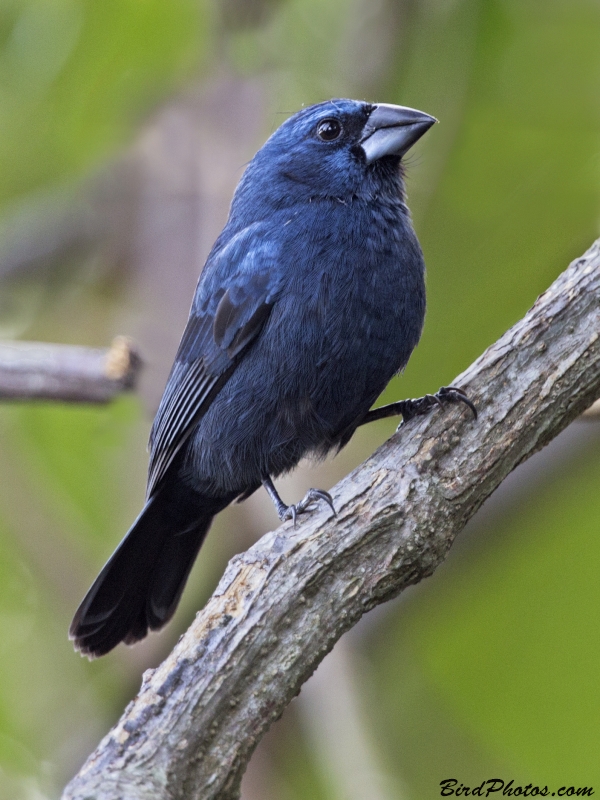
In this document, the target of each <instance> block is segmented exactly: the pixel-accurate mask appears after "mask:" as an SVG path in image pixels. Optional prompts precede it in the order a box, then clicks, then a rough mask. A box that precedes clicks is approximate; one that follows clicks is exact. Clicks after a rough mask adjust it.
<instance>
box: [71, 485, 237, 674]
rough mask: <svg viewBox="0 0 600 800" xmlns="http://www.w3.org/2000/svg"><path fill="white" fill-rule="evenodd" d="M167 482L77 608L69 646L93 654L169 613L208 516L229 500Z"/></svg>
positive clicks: (140, 633) (131, 638)
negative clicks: (205, 496)
mask: <svg viewBox="0 0 600 800" xmlns="http://www.w3.org/2000/svg"><path fill="white" fill-rule="evenodd" d="M232 499H233V498H232V497H229V498H204V497H202V496H200V495H197V494H195V493H193V492H192V491H191V490H190V489H188V488H187V487H184V486H181V484H179V485H167V486H165V487H164V488H163V489H162V490H159V491H158V492H157V493H156V494H155V495H154V496H153V497H151V498H150V499H149V500H148V502H147V503H146V505H145V506H144V509H143V510H142V513H141V514H140V515H139V517H138V518H137V519H136V521H135V522H134V523H133V525H132V526H131V528H130V530H129V531H128V533H127V535H126V536H125V538H124V539H123V541H122V542H121V544H120V545H119V546H118V547H117V549H116V550H115V552H114V553H113V554H112V556H111V557H110V559H109V560H108V562H107V563H106V565H105V566H104V568H103V570H102V572H101V573H100V574H99V575H98V577H97V578H96V580H95V581H94V583H93V584H92V586H91V588H90V590H89V591H88V593H87V594H86V596H85V597H84V599H83V601H82V602H81V605H80V606H79V608H78V609H77V611H76V613H75V616H74V617H73V622H72V623H71V627H70V629H69V637H70V638H71V639H73V641H74V643H75V648H76V649H77V650H80V651H81V653H82V654H83V655H87V656H89V657H90V658H95V657H98V656H102V655H104V654H105V653H108V651H109V650H112V648H113V647H115V646H116V645H117V644H119V642H125V643H126V644H133V643H134V642H137V641H139V640H140V639H143V638H144V637H145V636H146V634H147V633H148V630H158V629H159V628H162V627H163V625H165V624H166V623H167V622H168V621H169V620H170V619H171V617H172V616H173V614H174V612H175V609H176V608H177V604H178V603H179V598H180V597H181V593H182V592H183V587H184V586H185V582H186V580H187V578H188V575H189V573H190V570H191V568H192V565H193V563H194V561H195V559H196V556H197V554H198V550H199V549H200V546H201V545H202V542H203V541H204V537H205V536H206V534H207V532H208V529H209V527H210V524H211V522H212V518H213V517H214V515H215V514H217V513H218V512H219V511H221V510H222V509H223V508H225V506H227V505H229V503H230V502H231V501H232Z"/></svg>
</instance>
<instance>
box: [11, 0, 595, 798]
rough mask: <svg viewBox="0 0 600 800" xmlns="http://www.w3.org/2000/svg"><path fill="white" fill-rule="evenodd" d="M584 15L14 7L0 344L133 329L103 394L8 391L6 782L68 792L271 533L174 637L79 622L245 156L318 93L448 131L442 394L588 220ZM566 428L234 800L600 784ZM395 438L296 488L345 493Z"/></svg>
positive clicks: (447, 9)
mask: <svg viewBox="0 0 600 800" xmlns="http://www.w3.org/2000/svg"><path fill="white" fill-rule="evenodd" d="M599 45H600V4H598V2H597V0H569V2H566V0H545V1H544V2H542V0H422V2H416V0H397V1H396V2H394V1H393V0H327V2H323V1H322V0H222V2H219V3H216V2H215V3H209V2H208V0H206V2H204V1H203V0H170V2H169V3H164V2H162V0H103V2H102V3H99V2H95V0H2V3H1V4H0V175H1V176H2V178H1V180H0V284H1V286H0V336H2V337H4V338H11V337H20V338H26V339H39V340H47V341H63V342H75V343H81V344H93V345H98V346H104V345H107V344H108V343H109V342H110V341H111V339H112V337H113V336H114V335H116V334H129V335H132V336H133V337H134V338H135V339H136V340H137V341H138V342H139V344H140V347H141V349H142V351H143V353H144V357H145V360H146V369H145V372H144V377H143V381H142V385H141V388H140V391H139V393H138V394H137V395H135V396H130V397H126V398H123V399H120V400H119V401H118V402H116V403H114V404H113V405H111V406H108V407H102V408H96V407H84V406H81V407H75V406H66V405H60V404H9V403H4V404H3V405H1V406H0V797H2V798H7V799H8V798H10V799H11V800H13V799H14V800H21V798H23V800H25V799H26V798H32V799H35V800H41V799H42V798H52V797H57V796H58V795H59V794H60V790H61V788H62V786H63V785H64V783H65V782H66V781H67V780H68V778H69V777H70V776H71V775H72V774H73V773H74V772H75V771H76V769H77V768H78V766H79V765H80V764H81V762H82V760H83V759H84V758H85V756H86V755H87V754H88V753H89V752H90V751H91V749H92V748H93V746H94V745H95V744H96V742H97V741H98V739H99V738H100V736H101V735H102V734H103V733H104V732H106V731H107V730H108V728H109V727H110V725H111V724H112V723H113V722H114V721H115V720H116V719H117V718H118V716H119V714H120V711H121V710H122V708H123V706H124V704H125V703H126V701H127V700H128V699H130V698H131V697H132V696H133V695H134V694H135V692H136V690H137V687H138V686H139V683H140V676H141V673H142V671H143V670H144V669H145V668H147V667H149V666H154V665H156V664H157V663H159V662H160V661H161V659H162V658H163V657H164V656H165V654H166V653H167V652H168V651H169V649H170V648H171V647H172V645H173V643H174V641H175V640H176V639H177V637H178V635H179V634H180V633H181V632H182V631H183V630H184V629H185V626H186V625H187V624H188V623H189V621H190V620H191V618H192V616H193V614H194V612H195V610H197V609H198V608H199V607H200V606H201V604H202V603H203V602H204V600H205V599H206V597H207V596H208V595H209V593H210V591H211V589H212V588H214V585H215V583H216V581H217V580H218V577H219V575H220V574H221V572H222V570H223V568H224V565H225V563H226V562H227V560H228V559H229V558H230V557H231V556H232V555H233V554H234V553H235V552H237V551H238V550H240V549H242V548H244V547H246V546H247V545H249V544H250V543H251V542H252V541H253V540H254V539H255V538H256V537H257V536H258V535H259V534H260V533H261V532H262V531H264V530H266V529H268V528H270V527H272V526H273V525H274V524H275V523H276V518H275V517H274V513H273V511H272V509H271V508H270V506H269V502H268V500H266V499H265V498H264V497H262V496H260V495H261V493H259V494H258V495H257V496H256V497H254V498H252V499H251V500H250V501H248V502H247V503H245V504H243V505H241V506H238V507H237V508H235V509H230V510H228V511H227V512H225V513H224V514H222V515H221V516H220V518H219V519H218V520H217V522H216V523H215V525H214V528H213V531H212V533H211V536H210V537H209V540H208V542H207V544H206V545H205V547H204V548H203V551H202V554H201V558H200V559H199V563H198V565H197V567H196V568H195V570H194V573H193V575H192V578H191V580H190V583H189V587H188V589H187V591H186V594H185V597H184V601H183V603H182V606H181V609H180V610H179V612H178V614H177V617H176V619H175V620H174V622H173V623H172V624H171V625H170V626H169V627H168V628H167V630H166V631H164V632H163V633H161V634H160V635H156V636H152V637H150V638H149V639H148V640H147V641H146V642H145V643H143V644H141V645H139V646H136V647H135V648H124V647H121V648H118V649H117V650H116V651H115V652H113V653H112V654H110V655H109V656H107V657H106V658H104V659H102V660H100V661H98V662H94V663H91V664H90V663H88V662H87V661H84V660H83V659H80V658H79V657H78V656H76V655H75V654H74V653H73V651H72V648H71V646H70V644H69V642H68V641H67V639H66V630H67V627H68V624H69V621H70V618H71V615H72V613H73V611H74V609H75V607H76V605H77V603H78V601H79V599H80V598H81V596H82V594H83V592H84V591H85V589H86V588H87V586H88V585H89V583H90V582H91V580H92V579H93V577H94V576H95V574H96V573H97V571H98V569H99V567H100V566H101V564H102V563H103V561H104V559H105V558H106V557H108V555H109V554H110V552H111V551H112V549H113V547H114V546H115V544H116V543H117V541H118V540H119V539H120V537H121V536H122V534H123V533H124V532H125V530H126V529H127V527H128V525H129V523H130V522H131V520H132V519H133V518H134V516H135V515H136V513H137V511H138V509H139V506H140V503H141V500H142V497H143V491H144V477H145V469H146V463H147V462H146V459H147V455H146V451H145V442H146V438H147V434H148V430H149V425H150V423H151V419H152V414H153V412H154V410H155V408H156V405H157V403H158V399H159V398H160V394H161V391H162V387H163V385H164V380H165V377H166V373H167V371H168V368H169V364H170V360H171V359H172V357H173V354H174V351H175V348H176V346H177V341H178V337H179V334H180V331H181V330H182V327H183V324H184V322H185V318H186V315H187V308H188V305H189V302H190V298H191V294H192V291H193V287H194V284H195V281H196V279H197V275H198V273H199V271H200V268H201V266H202V263H203V259H204V258H205V256H206V254H207V252H208V249H209V247H210V244H211V243H212V241H213V240H214V238H215V237H216V235H217V233H218V231H219V229H220V227H221V226H222V224H223V222H224V220H225V218H226V214H227V207H228V202H229V199H230V196H231V192H232V191H233V188H234V186H235V183H236V182H237V180H238V179H239V177H240V175H241V172H242V170H243V166H244V164H245V163H246V161H247V160H248V159H249V158H250V157H251V156H252V154H253V152H255V150H256V149H257V148H258V147H259V146H260V144H261V143H262V142H263V141H264V139H265V138H266V136H268V135H269V134H270V133H271V132H272V130H274V128H275V127H277V125H278V124H279V123H280V122H281V121H282V120H283V119H284V118H285V115H287V114H288V113H290V112H292V111H294V110H296V109H298V108H299V107H300V106H301V105H302V104H309V103H312V102H316V101H319V100H322V99H324V98H327V97H331V96H353V97H358V98H367V99H371V100H382V101H386V102H392V103H401V104H404V105H412V106H415V107H417V108H422V109H423V110H426V111H427V112H429V113H432V114H434V115H435V116H436V117H438V118H439V119H440V121H441V124H440V125H438V126H436V127H435V128H434V129H433V130H432V131H431V132H430V133H429V134H428V136H427V137H425V139H424V140H423V142H422V143H421V144H420V146H419V147H418V148H415V153H414V155H411V157H410V158H409V178H408V190H409V199H410V205H411V208H412V210H413V214H414V219H415V225H416V228H417V231H418V234H419V237H420V240H421V243H422V245H423V249H424V252H425V256H426V261H427V266H428V298H429V306H428V315H427V321H426V327H425V332H424V336H423V339H422V342H421V344H420V346H419V348H418V350H417V351H416V353H415V354H414V356H413V359H412V360H411V363H410V365H409V367H408V368H407V370H406V373H405V374H404V375H403V376H402V377H401V378H399V379H396V380H394V381H393V382H392V384H391V385H390V387H389V388H388V390H387V391H386V394H385V397H384V398H383V399H384V400H387V401H389V400H391V399H393V398H399V397H407V396H417V395H419V394H422V393H424V392H427V391H431V390H434V389H436V388H437V387H438V386H440V385H442V384H445V383H448V382H450V381H451V380H452V378H453V377H454V376H455V375H456V374H457V373H458V372H460V371H461V370H462V369H463V368H464V367H465V366H466V365H467V364H468V363H469V362H470V361H471V360H472V359H473V358H474V357H475V356H476V355H478V354H479V353H480V352H481V350H482V349H483V348H485V347H486V346H487V345H488V344H490V343H491V342H492V341H493V340H494V339H495V338H496V337H497V336H498V335H499V334H501V333H502V332H503V331H504V330H505V329H506V328H507V327H508V326H509V325H511V324H512V323H513V322H514V321H516V320H517V319H518V318H519V317H520V316H521V315H522V314H523V313H524V311H525V310H526V309H527V308H528V307H529V306H530V305H531V304H532V302H533V300H534V299H535V297H536V296H537V294H539V293H540V292H541V291H543V290H544V289H545V288H546V286H547V285H548V284H549V283H550V282H551V281H552V279H553V278H554V277H555V276H556V275H557V274H558V273H559V272H560V271H561V270H562V269H563V268H564V267H565V266H566V264H567V263H568V262H569V261H570V260H572V259H573V258H575V257H576V256H577V255H579V254H580V253H581V252H582V251H583V250H584V249H585V248H586V247H587V246H588V245H589V244H590V243H591V241H592V240H593V238H594V237H595V236H597V235H598V220H599V209H600V136H599V134H600V46H599ZM599 427H600V426H598V425H597V423H596V424H594V423H586V422H583V421H582V422H577V423H575V424H574V425H572V426H571V427H570V428H569V429H568V430H567V431H565V432H564V433H563V434H562V435H561V437H560V438H559V439H558V440H557V441H556V442H554V443H553V444H552V445H551V446H550V447H548V448H547V449H546V450H544V451H543V452H542V453H540V454H539V455H537V456H536V457H535V458H534V459H532V460H531V461H530V462H528V463H527V464H525V465H523V466H522V467H521V468H520V469H519V470H518V472H517V473H516V474H515V475H514V476H513V478H512V479H511V480H509V481H507V483H506V484H505V485H504V486H503V487H502V489H501V490H500V491H499V492H498V493H497V495H496V496H495V497H494V498H492V499H491V500H490V501H489V502H488V503H487V504H486V506H485V507H484V508H483V509H482V510H481V512H480V514H479V515H478V517H477V518H476V519H475V520H473V522H472V523H471V524H470V525H469V528H468V530H467V531H465V533H464V534H463V535H462V536H461V537H460V540H459V541H458V542H457V544H456V545H455V547H454V548H453V551H452V552H451V554H450V556H449V558H448V560H447V562H446V563H445V564H444V565H443V566H442V568H440V569H439V570H438V571H437V573H436V574H435V576H433V577H432V578H430V579H429V580H427V581H426V582H424V583H423V584H422V585H420V586H418V587H415V588H414V589H413V590H411V591H410V592H409V593H406V594H405V596H404V597H403V598H402V599H399V600H397V601H394V602H392V603H388V604H387V605H386V606H385V607H383V608H381V609H377V610H375V611H374V612H371V614H369V615H368V616H367V617H366V618H365V619H364V620H363V621H362V622H361V623H360V625H359V626H357V628H356V629H354V630H353V631H351V632H350V633H349V634H347V635H346V636H345V637H344V638H343V639H342V640H341V641H340V643H339V644H338V646H336V648H335V650H334V651H333V653H332V654H331V655H330V656H328V658H327V659H326V661H325V662H324V664H323V665H322V667H321V668H320V669H319V670H318V671H317V673H316V674H315V676H314V677H313V678H312V679H311V680H310V681H309V683H308V684H307V685H306V687H305V688H304V689H303V691H302V693H301V694H300V696H299V698H298V699H297V700H295V701H294V702H293V703H292V705H291V706H290V708H289V709H288V710H287V711H286V712H285V714H284V716H283V718H282V719H281V720H280V721H279V722H278V723H277V724H276V725H275V726H274V727H273V729H272V731H271V732H270V733H269V734H268V735H267V737H266V739H265V740H264V742H263V743H262V744H261V746H260V747H259V749H258V750H257V752H256V754H255V756H254V757H253V760H252V762H251V764H250V767H249V769H248V772H247V774H246V776H245V779H244V784H243V797H244V800H253V798H261V799H262V800H269V799H270V798H283V800H301V798H311V799H316V800H321V798H322V799H323V800H354V798H356V800H359V799H360V800H380V799H381V800H386V799H387V798H407V799H408V798H414V799H415V800H417V799H418V798H430V797H433V796H438V795H439V782H440V781H441V780H443V779H445V778H452V777H453V778H456V779H457V780H458V781H459V782H462V783H464V784H467V785H470V786H475V785H478V784H480V783H481V782H482V781H483V780H487V779H488V778H502V779H504V780H506V781H509V780H510V779H511V778H512V779H514V781H515V784H518V783H521V784H523V785H525V784H527V783H530V782H533V783H534V784H538V785H540V786H544V785H548V786H549V788H550V790H551V791H554V790H555V789H558V788H560V786H563V785H566V786H570V785H573V786H576V787H577V786H595V787H596V790H598V788H599V786H600V758H599V754H600V680H599V678H598V676H599V675H600V613H599V609H600V585H599V582H598V580H597V576H598V573H599V571H600V537H599V535H598V534H599V532H600V531H599V524H598V520H599V519H600V492H598V484H599V482H600V466H599V465H600V460H599V458H598V456H599V454H600V430H599ZM392 430H393V424H392V423H389V424H388V423H381V424H380V425H379V427H376V426H373V427H372V429H371V430H364V431H360V433H359V434H357V436H356V437H355V439H354V440H353V442H352V443H351V444H350V445H349V446H348V448H347V449H346V450H345V451H344V452H343V453H342V454H341V455H340V456H339V457H338V458H337V459H335V460H334V461H331V462H327V463H326V464H325V465H319V466H318V467H310V466H307V467H303V468H302V469H300V470H299V471H298V472H297V473H295V474H294V475H293V476H291V477H290V478H288V479H286V480H285V481H282V487H281V488H282V492H283V494H284V497H286V498H289V499H290V500H291V499H292V498H295V497H297V496H300V495H301V494H302V492H303V491H304V489H305V488H307V487H308V486H309V485H315V484H317V483H318V485H323V486H324V487H327V486H330V485H332V484H333V483H334V482H335V481H336V480H337V479H338V478H339V477H341V476H342V475H343V474H344V473H345V472H347V471H348V470H349V469H350V468H351V467H352V466H354V465H355V464H357V463H359V462H360V460H361V459H362V458H364V457H365V456H366V455H367V454H368V453H369V452H371V451H372V450H373V449H374V447H375V446H376V445H377V444H378V443H379V442H380V441H382V440H383V438H385V437H386V436H387V435H389V434H390V433H391V431H392Z"/></svg>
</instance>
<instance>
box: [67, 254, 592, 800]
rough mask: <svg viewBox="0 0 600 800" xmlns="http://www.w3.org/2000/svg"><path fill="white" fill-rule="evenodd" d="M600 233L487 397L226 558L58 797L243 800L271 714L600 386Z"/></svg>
mask: <svg viewBox="0 0 600 800" xmlns="http://www.w3.org/2000/svg"><path fill="white" fill-rule="evenodd" d="M599 335H600V240H599V241H598V242H596V243H595V244H594V245H593V246H592V248H591V249H590V250H589V251H588V252H587V253H586V254H585V255H584V256H582V257H581V258H579V259H578V260H577V261H575V262H573V264H571V266H570V267H569V268H568V269H567V270H566V271H565V272H564V273H563V274H562V275H561V276H560V277H559V278H558V279H557V280H556V281H555V283H554V284H553V285H552V286H551V287H550V288H549V289H548V290H547V291H546V292H545V293H544V294H543V295H541V296H540V297H539V298H538V300H537V301H536V303H535V305H534V306H533V308H532V309H531V310H530V311H529V312H528V313H527V314H526V316H525V317H524V318H523V319H522V320H521V321H520V322H518V323H517V324H516V325H515V326H514V327H513V328H511V329H510V330H509V331H508V332H507V333H506V334H505V335H504V336H502V338H501V339H499V340H498V341H497V342H496V343H495V344H494V345H492V346H491V347H490V348H489V349H488V350H487V351H486V352H485V353H484V354H483V355H482V356H481V357H480V358H479V359H477V361H476V362H475V363H474V364H472V366H470V367H469V368H468V369H467V370H466V371H465V372H464V373H463V374H462V375H460V376H459V377H458V378H457V379H456V381H455V382H454V385H456V386H459V387H461V388H463V389H465V390H466V391H467V392H468V394H469V396H470V397H471V399H472V400H473V401H474V402H475V403H476V405H477V407H478V409H479V419H478V421H477V422H474V421H473V419H472V416H471V415H470V413H469V412H468V410H467V409H465V408H463V407H458V406H455V407H450V408H447V407H446V408H444V409H438V410H435V411H434V412H432V413H431V414H430V415H429V416H428V417H426V418H421V419H416V420H412V421H411V422H410V423H409V424H407V425H406V426H405V427H403V428H402V429H401V430H400V432H398V433H396V434H395V435H394V436H393V437H392V438H391V439H390V440H389V441H387V442H386V443H385V444H384V445H383V446H382V447H380V448H379V450H377V452H376V453H374V454H373V456H371V457H370V458H369V459H368V460H367V461H366V462H365V463H364V464H362V465H361V466H360V467H359V468H358V469H356V470H355V471H354V472H353V473H351V474H350V475H348V476H347V477H346V478H345V479H344V480H343V481H341V482H340V483H339V484H338V485H337V486H336V487H335V488H334V489H333V491H332V495H333V498H334V502H335V506H336V509H337V511H338V516H337V518H332V516H331V514H330V513H329V512H328V511H326V510H321V511H319V512H318V513H314V514H313V515H311V516H308V517H305V518H301V520H300V521H299V524H298V527H297V529H295V530H294V528H293V527H292V525H291V523H286V524H284V525H282V526H281V527H280V528H279V529H278V530H276V531H273V532H271V533H268V534H266V535H265V536H264V537H263V538H262V539H261V540H260V541H259V542H257V543H256V544H255V545H254V546H253V547H251V548H250V550H248V551H247V552H246V553H242V554H240V555H239V556H236V557H235V558H234V559H232V561H231V562H230V563H229V565H228V567H227V569H226V571H225V574H224V576H223V578H222V579H221V582H220V584H219V586H218V588H217V590H216V591H215V593H214V595H213V596H212V598H211V599H210V600H209V602H208V603H207V605H206V607H205V608H204V609H203V610H202V611H200V612H199V613H198V615H197V617H196V620H195V622H194V623H193V624H192V625H191V627H190V629H189V630H188V631H187V633H186V634H185V635H184V636H183V637H182V638H181V640H180V641H179V643H178V645H177V646H176V647H175V649H174V650H173V652H172V653H171V655H170V656H169V657H168V658H167V659H166V661H165V662H164V663H163V664H162V665H161V666H160V667H159V668H158V669H156V670H154V671H148V672H146V673H145V674H144V678H143V683H142V687H141V689H140V692H139V694H138V696H137V698H136V699H135V700H134V701H133V702H132V703H130V704H129V706H128V707H127V708H126V710H125V712H124V714H123V716H122V718H121V720H120V721H119V723H118V724H117V725H116V726H115V728H114V729H113V730H112V731H111V732H110V733H109V734H108V735H107V736H106V737H105V738H104V739H103V741H102V742H101V743H100V745H99V747H98V749H97V750H96V751H95V753H93V754H92V755H91V756H90V758H89V759H88V761H87V762H86V764H85V765H84V766H83V768H82V770H81V771H80V773H79V774H78V775H77V776H76V777H75V778H74V779H73V780H72V782H71V783H70V784H69V785H68V786H67V788H66V790H65V793H64V795H63V798H64V800H75V799H76V798H77V800H84V798H85V799H86V800H90V799H91V798H96V800H117V798H119V800H122V799H123V798H126V799H127V800H134V799H135V800H142V798H144V799H147V800H149V799H150V798H152V800H158V799H159V798H170V799H173V800H174V799H175V798H181V799H182V800H183V798H186V800H190V799H191V798H202V800H212V799H214V798H219V799H220V800H233V799H234V798H237V797H239V787H240V781H241V776H242V774H243V771H244V768H245V766H246V764H247V762H248V760H249V758H250V756H251V754H252V751H253V749H254V747H255V746H256V744H257V742H258V741H259V739H260V738H261V736H262V735H263V734H264V733H265V731H266V730H267V728H268V727H269V725H270V724H271V723H272V722H273V720H275V719H277V718H278V717H279V716H280V714H281V713H282V711H283V710H284V708H285V707H286V705H287V704H288V703H289V702H290V700H291V699H292V698H293V697H294V695H296V694H297V693H298V692H299V690H300V687H301V686H302V683H303V682H304V681H305V680H306V679H307V678H308V677H309V676H310V674H311V673H312V672H313V671H314V669H315V668H316V667H317V665H318V664H319V662H320V661H321V660H322V659H323V657H324V656H325V655H326V653H327V652H328V651H329V650H331V648H332V647H333V645H334V644H335V642H336V641H337V639H339V637H340V636H341V635H342V634H343V633H344V631H346V630H348V628H350V627H351V626H352V625H354V624H355V623H356V622H357V621H358V620H359V619H360V617H361V616H362V615H363V614H364V613H365V611H368V610H369V609H371V608H373V607H374V606H375V605H377V604H378V603H382V602H384V601H385V600H388V599H389V598H391V597H394V596H395V595H397V594H398V593H399V592H400V591H402V589H404V588H405V587H406V586H409V585H410V584H413V583H416V582H417V581H420V580H421V579H422V578H424V577H426V576H428V575H430V574H431V573H432V572H433V571H434V570H435V568H436V567H437V566H438V565H439V564H440V562H441V561H442V560H443V559H444V557H445V556H446V553H447V552H448V549H449V547H450V545H451V544H452V542H453V540H454V537H455V536H456V534H457V533H458V532H459V531H460V530H461V529H462V528H463V527H464V525H465V524H466V522H467V521H468V520H469V519H470V517H472V516H473V514H474V513H475V512H476V511H477V509H478V508H479V507H480V506H481V504H482V503H483V501H484V500H485V499H486V498H487V497H488V496H489V495H490V494H491V493H492V492H493V491H494V489H496V487H497V486H498V485H499V484H500V483H501V482H502V480H503V479H504V478H505V477H506V476H507V475H508V474H509V472H511V470H513V469H514V468H515V467H516V466H517V465H518V464H519V463H521V462H522V461H524V460H525V459H526V458H528V456H530V455H531V454H532V453H534V452H535V451H536V450H539V449H540V448H541V447H543V446H544V445H545V444H546V443H547V442H549V441H550V440H551V439H552V438H553V437H554V436H556V435H557V434H558V433H559V432H560V431H561V430H562V429H563V428H564V427H565V426H566V425H568V424H569V423H570V422H571V421H572V420H573V419H575V417H577V416H578V415H579V414H581V413H582V412H583V411H584V410H585V409H586V408H588V407H589V406H591V405H592V403H593V402H594V401H595V400H596V399H597V398H598V397H599V396H600V341H599Z"/></svg>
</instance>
